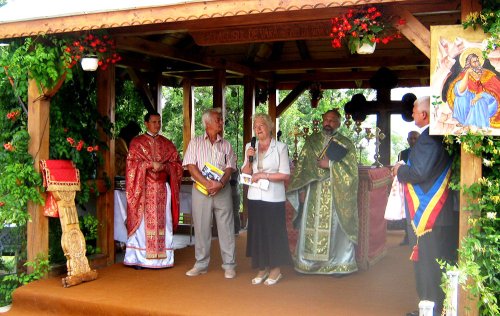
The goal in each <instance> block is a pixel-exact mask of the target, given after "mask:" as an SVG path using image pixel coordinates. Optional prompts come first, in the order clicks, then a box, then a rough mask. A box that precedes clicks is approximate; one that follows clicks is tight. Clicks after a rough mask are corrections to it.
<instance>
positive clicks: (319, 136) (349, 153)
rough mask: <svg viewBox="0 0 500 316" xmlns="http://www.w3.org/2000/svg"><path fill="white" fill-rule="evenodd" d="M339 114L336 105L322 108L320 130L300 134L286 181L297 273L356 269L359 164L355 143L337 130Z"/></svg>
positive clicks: (345, 272)
mask: <svg viewBox="0 0 500 316" xmlns="http://www.w3.org/2000/svg"><path fill="white" fill-rule="evenodd" d="M340 120H341V115H340V113H339V112H338V111H337V110H335V109H334V110H329V111H327V112H326V113H325V114H323V130H322V131H321V132H318V133H313V134H312V135H311V136H309V137H308V138H307V139H306V140H305V143H304V147H303V148H302V151H301V153H300V155H299V158H298V160H297V162H296V165H295V170H294V172H293V175H292V178H291V181H290V184H289V185H288V191H287V197H288V200H289V201H290V203H291V204H292V206H293V207H294V208H295V210H296V214H295V220H294V224H295V225H296V226H297V227H298V230H299V236H298V241H297V248H296V252H295V256H294V263H295V270H297V271H298V272H301V273H308V274H339V275H341V274H349V273H352V272H355V271H357V270H358V268H357V265H356V253H355V245H356V243H357V239H358V206H357V197H358V164H357V159H356V148H355V147H354V144H353V143H352V142H351V140H350V139H349V138H347V137H345V136H344V135H341V134H340V133H339V132H338V131H337V129H338V128H339V127H340Z"/></svg>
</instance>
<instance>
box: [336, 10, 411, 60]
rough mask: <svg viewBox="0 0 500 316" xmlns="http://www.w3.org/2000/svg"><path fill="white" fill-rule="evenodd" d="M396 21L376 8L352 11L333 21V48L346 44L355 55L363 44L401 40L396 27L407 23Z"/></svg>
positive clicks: (401, 20) (400, 20)
mask: <svg viewBox="0 0 500 316" xmlns="http://www.w3.org/2000/svg"><path fill="white" fill-rule="evenodd" d="M394 20H395V17H393V16H390V15H384V14H383V13H382V11H380V10H379V9H378V8H377V7H374V6H369V7H360V8H356V9H350V10H348V11H347V13H345V14H343V15H342V16H339V17H333V18H332V19H331V22H332V28H331V32H330V37H331V39H332V47H334V48H339V47H341V46H342V44H343V42H345V44H346V45H347V47H348V48H349V51H350V52H351V54H354V53H356V52H357V49H358V47H360V46H363V44H374V43H382V44H387V43H389V42H390V41H392V40H394V39H396V38H401V34H400V33H399V30H398V28H397V27H396V26H402V25H404V24H406V21H405V20H404V19H399V20H398V21H397V22H393V21H394ZM365 54H366V53H365Z"/></svg>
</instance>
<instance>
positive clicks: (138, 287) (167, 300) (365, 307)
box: [6, 231, 417, 316]
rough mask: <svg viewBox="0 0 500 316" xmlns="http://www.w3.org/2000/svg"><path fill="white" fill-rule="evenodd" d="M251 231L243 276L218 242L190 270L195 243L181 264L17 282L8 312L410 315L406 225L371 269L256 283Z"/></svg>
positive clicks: (241, 264) (289, 275)
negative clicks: (199, 266)
mask: <svg viewBox="0 0 500 316" xmlns="http://www.w3.org/2000/svg"><path fill="white" fill-rule="evenodd" d="M245 237H246V235H245V234H241V235H240V236H239V237H238V238H237V247H238V267H237V273H238V275H237V277H236V279H233V280H226V279H224V273H223V270H222V269H221V268H220V264H221V260H220V253H219V247H218V241H217V240H214V242H213V248H212V262H211V263H210V269H209V273H207V274H205V275H201V276H198V277H187V276H185V275H184V273H185V272H186V271H187V270H188V269H189V268H191V266H192V265H193V263H194V249H193V247H187V248H183V249H180V250H177V251H176V253H175V267H173V268H171V269H163V270H140V271H136V270H134V269H131V268H128V267H125V266H123V265H122V264H115V265H113V266H110V267H107V268H104V269H101V270H99V277H98V279H97V280H95V281H92V282H88V283H84V284H81V285H78V286H75V287H71V288H63V287H62V285H61V279H60V278H51V279H47V280H41V281H37V282H33V283H30V284H28V285H26V286H23V287H21V288H19V289H17V290H16V291H15V293H14V304H13V307H12V309H11V311H10V312H8V313H7V314H6V315H9V316H14V315H85V316H93V315H258V316H263V315H304V316H305V315H342V316H343V315H370V316H377V315H380V316H382V315H383V316H388V315H395V316H397V315H404V313H405V312H408V311H411V310H415V309H416V306H417V296H416V292H415V284H414V278H413V268H412V266H411V262H410V261H409V260H408V256H409V249H408V247H401V246H398V243H399V242H400V241H401V239H402V232H391V231H389V232H388V251H387V255H386V256H385V257H384V258H383V259H381V260H380V261H379V262H378V263H377V264H375V265H374V266H373V267H370V269H369V270H367V271H360V272H358V273H356V274H353V275H350V276H346V277H343V278H335V277H331V276H309V275H301V274H298V273H296V272H294V271H293V269H292V268H286V269H283V274H284V278H283V279H282V280H281V281H280V282H279V283H278V284H277V285H275V286H270V287H268V286H265V285H252V284H251V283H250V280H251V279H252V277H253V276H254V274H256V271H253V270H252V269H251V268H250V262H249V259H248V258H245V256H244V255H245V242H246V238H245Z"/></svg>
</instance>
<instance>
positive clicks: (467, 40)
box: [429, 25, 500, 135]
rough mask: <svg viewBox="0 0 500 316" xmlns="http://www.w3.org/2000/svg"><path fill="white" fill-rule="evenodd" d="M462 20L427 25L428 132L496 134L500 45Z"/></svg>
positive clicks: (499, 122)
mask: <svg viewBox="0 0 500 316" xmlns="http://www.w3.org/2000/svg"><path fill="white" fill-rule="evenodd" d="M486 38H487V37H486V35H485V34H484V32H483V31H482V30H476V31H474V30H472V29H466V30H464V29H463V27H462V26H461V25H441V26H431V117H430V129H429V132H430V134H432V135H450V134H451V135H460V134H465V133H474V134H483V135H500V48H498V47H497V48H496V50H494V51H492V52H490V53H489V54H488V55H487V56H484V54H483V51H484V48H485V46H486Z"/></svg>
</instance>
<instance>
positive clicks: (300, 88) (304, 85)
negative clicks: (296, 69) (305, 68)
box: [276, 81, 311, 117]
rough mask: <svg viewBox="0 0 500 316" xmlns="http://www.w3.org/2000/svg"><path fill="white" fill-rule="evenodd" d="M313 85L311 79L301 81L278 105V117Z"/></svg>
mask: <svg viewBox="0 0 500 316" xmlns="http://www.w3.org/2000/svg"><path fill="white" fill-rule="evenodd" d="M310 85H311V81H301V82H299V83H298V84H297V85H296V86H295V88H293V90H292V91H290V93H289V94H288V95H287V96H286V97H285V98H284V99H283V101H281V103H280V104H279V105H278V106H277V107H276V117H280V116H281V113H283V112H285V111H286V109H288V107H290V105H292V103H293V102H295V100H297V98H298V97H299V96H300V95H301V94H302V93H303V92H304V91H305V90H306V89H308V88H309V86H310Z"/></svg>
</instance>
